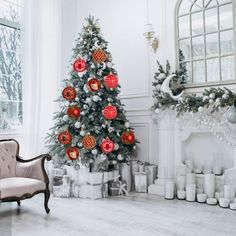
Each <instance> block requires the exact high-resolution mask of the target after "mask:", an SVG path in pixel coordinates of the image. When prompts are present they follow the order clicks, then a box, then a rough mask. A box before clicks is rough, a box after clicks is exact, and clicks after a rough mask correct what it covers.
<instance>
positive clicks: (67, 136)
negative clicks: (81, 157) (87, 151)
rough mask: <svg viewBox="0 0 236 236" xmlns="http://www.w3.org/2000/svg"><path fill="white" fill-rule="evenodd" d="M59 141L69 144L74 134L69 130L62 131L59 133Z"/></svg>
mask: <svg viewBox="0 0 236 236" xmlns="http://www.w3.org/2000/svg"><path fill="white" fill-rule="evenodd" d="M57 138H58V141H59V142H60V143H61V144H64V145H66V144H69V143H70V142H71V140H72V135H71V133H70V132H69V131H63V132H61V133H60V134H59V135H58V137H57Z"/></svg>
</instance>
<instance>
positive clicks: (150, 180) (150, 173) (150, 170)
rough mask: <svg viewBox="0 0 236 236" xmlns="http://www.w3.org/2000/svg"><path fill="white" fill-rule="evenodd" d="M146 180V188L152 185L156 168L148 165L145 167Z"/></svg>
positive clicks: (155, 176)
mask: <svg viewBox="0 0 236 236" xmlns="http://www.w3.org/2000/svg"><path fill="white" fill-rule="evenodd" d="M145 169H146V173H147V178H148V186H149V185H151V184H153V183H154V180H155V179H156V178H157V166H156V165H148V166H146V167H145Z"/></svg>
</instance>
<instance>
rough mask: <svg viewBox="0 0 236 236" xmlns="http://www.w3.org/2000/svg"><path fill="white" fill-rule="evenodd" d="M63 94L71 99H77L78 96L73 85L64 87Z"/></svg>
mask: <svg viewBox="0 0 236 236" xmlns="http://www.w3.org/2000/svg"><path fill="white" fill-rule="evenodd" d="M62 96H63V97H64V98H65V99H66V100H69V101H72V100H74V99H75V96H76V91H75V89H74V88H73V87H71V86H68V87H66V88H64V89H63V91H62Z"/></svg>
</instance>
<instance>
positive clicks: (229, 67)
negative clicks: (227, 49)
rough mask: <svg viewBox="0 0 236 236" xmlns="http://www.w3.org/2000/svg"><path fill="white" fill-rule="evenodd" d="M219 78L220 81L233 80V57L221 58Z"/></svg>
mask: <svg viewBox="0 0 236 236" xmlns="http://www.w3.org/2000/svg"><path fill="white" fill-rule="evenodd" d="M221 76H222V80H233V79H234V57H233V56H229V57H222V58H221Z"/></svg>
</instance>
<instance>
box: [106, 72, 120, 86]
mask: <svg viewBox="0 0 236 236" xmlns="http://www.w3.org/2000/svg"><path fill="white" fill-rule="evenodd" d="M104 84H105V86H106V87H107V88H109V89H115V88H116V87H117V85H118V78H117V76H116V75H113V74H109V75H107V76H106V77H105V78H104Z"/></svg>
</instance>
